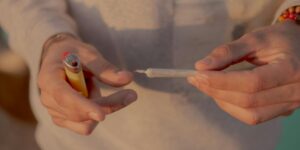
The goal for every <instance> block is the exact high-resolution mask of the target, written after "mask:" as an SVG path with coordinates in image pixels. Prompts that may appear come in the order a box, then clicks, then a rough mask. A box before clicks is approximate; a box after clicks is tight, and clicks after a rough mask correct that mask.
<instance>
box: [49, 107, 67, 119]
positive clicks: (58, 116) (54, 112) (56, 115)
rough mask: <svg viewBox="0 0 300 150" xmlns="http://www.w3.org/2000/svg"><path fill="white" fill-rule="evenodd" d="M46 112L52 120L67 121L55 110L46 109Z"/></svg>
mask: <svg viewBox="0 0 300 150" xmlns="http://www.w3.org/2000/svg"><path fill="white" fill-rule="evenodd" d="M47 111H48V113H49V114H50V115H51V117H53V118H60V119H67V117H66V116H65V115H64V114H62V113H60V112H58V111H56V110H53V109H47Z"/></svg>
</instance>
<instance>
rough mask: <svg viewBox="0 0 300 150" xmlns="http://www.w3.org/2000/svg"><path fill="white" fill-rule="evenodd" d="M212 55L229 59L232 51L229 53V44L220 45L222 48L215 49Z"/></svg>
mask: <svg viewBox="0 0 300 150" xmlns="http://www.w3.org/2000/svg"><path fill="white" fill-rule="evenodd" d="M214 55H217V56H226V57H231V56H232V51H231V47H230V44H225V45H222V46H220V47H218V48H216V50H215V52H214Z"/></svg>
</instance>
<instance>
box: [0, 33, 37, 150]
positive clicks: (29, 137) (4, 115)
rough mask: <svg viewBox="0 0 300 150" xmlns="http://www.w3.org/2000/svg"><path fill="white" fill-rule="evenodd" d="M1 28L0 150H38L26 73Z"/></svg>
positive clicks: (22, 63) (24, 67) (27, 74)
mask: <svg viewBox="0 0 300 150" xmlns="http://www.w3.org/2000/svg"><path fill="white" fill-rule="evenodd" d="M6 39H7V38H6V35H5V33H4V32H3V31H2V30H1V29H0V134H1V136H0V150H21V149H22V150H39V148H38V146H37V144H36V142H35V139H34V130H35V126H36V121H35V119H34V117H33V114H32V112H31V110H30V105H29V98H28V81H29V71H28V68H27V67H26V65H25V63H24V62H23V60H22V59H21V58H20V57H19V56H17V55H16V54H14V53H13V52H12V51H10V50H9V48H8V46H7V42H6Z"/></svg>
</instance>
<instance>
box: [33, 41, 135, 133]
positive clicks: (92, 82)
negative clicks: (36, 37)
mask: <svg viewBox="0 0 300 150" xmlns="http://www.w3.org/2000/svg"><path fill="white" fill-rule="evenodd" d="M66 51H68V52H71V53H75V54H77V55H78V56H79V58H80V60H81V63H82V66H83V68H84V73H85V76H86V80H87V87H88V91H89V97H88V98H86V97H84V96H82V95H81V94H80V93H79V92H77V91H75V90H74V89H73V88H72V87H71V86H70V84H69V83H68V82H67V81H66V76H65V73H64V66H63V63H62V60H61V57H62V55H63V53H64V52H66ZM131 81H132V74H131V73H130V72H127V71H118V69H117V68H116V67H115V66H113V65H112V64H111V63H109V62H107V61H106V60H105V59H104V58H103V56H102V55H101V54H100V53H99V52H98V51H97V50H96V49H95V48H94V47H93V46H91V45H88V44H85V43H83V42H81V41H79V40H77V39H75V38H73V37H71V36H70V37H67V38H65V39H63V40H61V41H57V42H53V43H51V45H49V46H48V49H47V50H46V51H45V52H44V57H43V58H42V65H41V69H40V72H39V79H38V84H39V88H40V89H41V101H42V104H43V105H44V106H45V107H46V109H47V110H48V112H49V114H50V115H51V117H52V120H53V122H54V123H55V124H56V125H58V126H60V127H63V128H67V129H70V130H72V131H74V132H77V133H79V134H82V135H89V134H91V133H92V131H93V130H94V128H95V127H96V125H97V123H98V122H100V121H103V120H104V118H105V116H106V115H108V114H111V113H113V112H115V111H117V110H120V109H122V108H124V107H125V106H127V105H129V104H130V103H132V102H134V101H135V100H136V99H137V94H136V92H135V91H133V90H121V91H119V92H116V93H114V94H112V95H110V96H107V97H104V96H102V95H101V93H100V87H99V82H102V83H105V84H108V85H111V86H115V87H118V86H123V85H126V84H128V83H130V82H131ZM97 82H98V84H97Z"/></svg>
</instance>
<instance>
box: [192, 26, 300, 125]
mask: <svg viewBox="0 0 300 150" xmlns="http://www.w3.org/2000/svg"><path fill="white" fill-rule="evenodd" d="M241 61H247V62H249V63H252V64H254V65H256V67H255V68H254V69H252V70H240V71H221V70H223V69H225V68H227V67H228V66H230V65H233V64H236V63H239V62H241ZM195 67H196V69H197V70H198V71H199V73H198V74H197V75H195V76H190V77H188V81H189V83H191V84H192V85H194V86H195V87H197V88H198V89H199V90H200V91H202V92H204V93H205V94H207V95H209V96H211V97H213V98H214V99H215V101H216V103H217V104H218V105H219V107H221V109H223V110H224V111H226V112H227V113H229V114H230V115H232V116H233V117H235V118H237V119H238V120H240V121H242V122H245V123H247V124H251V125H255V124H258V123H261V122H265V121H267V120H270V119H273V118H275V117H278V116H281V115H285V114H290V113H291V112H293V110H295V109H297V108H298V107H300V26H299V25H296V24H295V23H293V22H289V21H288V22H284V23H280V24H276V25H272V26H269V27H265V28H261V29H258V30H256V31H253V32H251V33H248V34H246V35H244V36H243V37H242V38H240V39H238V40H236V41H233V42H231V43H229V44H225V45H222V46H220V47H218V48H216V49H214V50H213V51H212V52H211V53H210V54H209V55H208V56H207V57H206V58H204V59H202V60H200V61H198V62H197V63H196V64H195Z"/></svg>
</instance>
